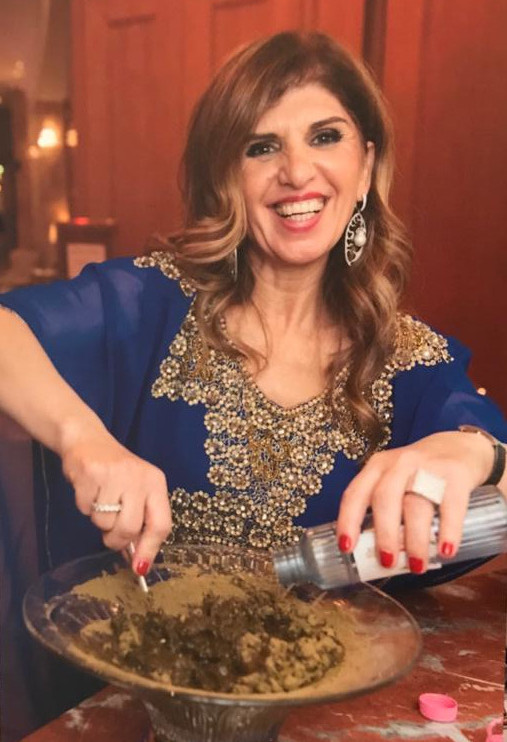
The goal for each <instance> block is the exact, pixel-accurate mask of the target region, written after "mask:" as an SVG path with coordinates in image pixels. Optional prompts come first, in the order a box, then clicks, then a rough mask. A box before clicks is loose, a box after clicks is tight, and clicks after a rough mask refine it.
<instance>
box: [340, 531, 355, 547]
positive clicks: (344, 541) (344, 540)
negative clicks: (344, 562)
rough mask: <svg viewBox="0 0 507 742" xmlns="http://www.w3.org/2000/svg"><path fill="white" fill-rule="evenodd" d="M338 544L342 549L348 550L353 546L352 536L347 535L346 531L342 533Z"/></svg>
mask: <svg viewBox="0 0 507 742" xmlns="http://www.w3.org/2000/svg"><path fill="white" fill-rule="evenodd" d="M338 546H339V547H340V551H348V550H349V549H350V547H351V546H352V541H351V539H350V536H347V534H346V533H342V535H341V536H340V538H339V539H338Z"/></svg>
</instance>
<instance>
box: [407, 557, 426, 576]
mask: <svg viewBox="0 0 507 742" xmlns="http://www.w3.org/2000/svg"><path fill="white" fill-rule="evenodd" d="M408 566H409V567H410V571H411V572H414V573H415V574H416V575H420V574H421V573H422V572H423V571H424V562H423V560H422V559H419V557H409V559H408Z"/></svg>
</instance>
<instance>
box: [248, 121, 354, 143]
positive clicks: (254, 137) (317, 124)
mask: <svg viewBox="0 0 507 742" xmlns="http://www.w3.org/2000/svg"><path fill="white" fill-rule="evenodd" d="M329 124H347V125H348V124H350V121H348V120H347V119H345V118H343V117H342V116H330V117H329V118H327V119H322V120H321V121H314V122H313V123H312V124H310V127H309V128H310V131H315V130H317V129H321V128H322V127H323V126H329ZM277 137H278V134H275V133H274V132H267V133H266V134H261V133H259V134H255V133H253V134H250V135H249V137H248V138H247V140H246V141H247V144H249V143H250V142H259V141H260V142H262V141H268V140H272V139H276V138H277Z"/></svg>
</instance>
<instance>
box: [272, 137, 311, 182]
mask: <svg viewBox="0 0 507 742" xmlns="http://www.w3.org/2000/svg"><path fill="white" fill-rule="evenodd" d="M314 173H315V166H314V163H313V159H312V152H311V151H309V150H308V149H307V148H306V147H291V148H288V149H286V150H285V151H284V152H283V153H282V157H281V159H280V169H279V173H278V179H279V181H280V183H281V184H282V185H290V186H292V187H293V188H302V187H303V186H304V185H306V184H307V183H308V182H309V181H310V180H311V179H312V178H313V176H314Z"/></svg>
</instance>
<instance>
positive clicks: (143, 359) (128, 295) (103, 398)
mask: <svg viewBox="0 0 507 742" xmlns="http://www.w3.org/2000/svg"><path fill="white" fill-rule="evenodd" d="M0 304H1V305H3V306H5V307H7V308H9V309H11V310H13V311H15V312H16V313H17V314H19V315H20V316H21V317H22V318H23V319H24V321H25V322H26V323H27V324H28V325H29V327H30V328H31V330H32V332H33V333H34V334H35V336H36V337H37V339H38V341H39V342H40V343H41V345H42V347H43V348H44V350H45V351H46V353H47V354H48V356H49V358H50V359H51V361H52V363H53V364H54V366H55V367H56V369H57V370H58V372H59V373H60V374H61V376H62V377H63V378H64V379H65V380H66V381H67V383H69V384H70V386H72V388H73V389H74V390H75V391H76V392H77V393H78V394H79V395H80V397H81V398H82V399H83V400H84V401H85V402H86V403H87V404H88V405H89V406H90V407H91V408H92V409H93V410H94V411H95V412H97V414H98V415H99V416H100V417H101V419H102V420H103V421H104V423H105V424H106V425H107V426H108V427H109V428H110V429H111V430H112V431H113V432H114V434H115V435H116V436H117V437H119V438H120V439H122V438H124V437H125V436H126V435H127V433H128V428H129V425H130V424H131V421H132V417H133V415H134V414H135V408H136V401H137V399H138V397H139V395H140V394H141V392H142V389H143V388H144V386H145V384H146V376H147V374H148V371H149V368H150V364H152V363H153V356H154V354H156V353H157V351H158V348H159V347H160V343H162V342H163V339H164V338H165V337H166V336H168V337H170V335H171V332H173V334H174V333H175V332H176V331H177V329H178V328H179V325H180V324H181V321H182V318H183V317H184V316H185V313H186V311H187V310H188V304H189V300H188V297H185V296H184V295H183V293H182V291H181V289H180V287H179V284H178V283H177V282H176V281H172V280H169V279H168V278H167V277H166V276H164V275H163V274H162V273H161V272H160V271H159V270H158V269H156V268H137V267H136V266H135V265H134V262H133V260H132V259H131V258H119V259H115V260H111V261H107V262H106V263H101V264H97V265H90V266H87V267H86V268H85V269H84V270H83V272H82V273H81V274H80V275H79V276H78V277H77V278H75V279H73V280H71V281H58V282H55V283H53V284H49V285H46V286H30V287H27V288H23V289H18V290H16V291H13V292H10V293H7V294H3V295H0Z"/></svg>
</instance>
